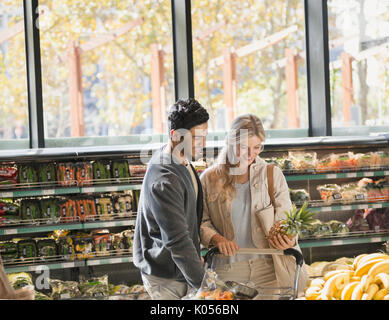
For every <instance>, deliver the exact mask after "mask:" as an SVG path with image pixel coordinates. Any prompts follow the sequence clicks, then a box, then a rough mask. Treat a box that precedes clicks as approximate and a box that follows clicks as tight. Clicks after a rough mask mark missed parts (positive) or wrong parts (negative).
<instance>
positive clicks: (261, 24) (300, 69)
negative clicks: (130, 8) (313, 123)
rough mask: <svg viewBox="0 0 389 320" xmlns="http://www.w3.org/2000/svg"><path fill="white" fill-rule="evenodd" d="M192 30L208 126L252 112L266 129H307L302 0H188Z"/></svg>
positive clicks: (216, 127) (223, 125) (224, 125)
mask: <svg viewBox="0 0 389 320" xmlns="http://www.w3.org/2000/svg"><path fill="white" fill-rule="evenodd" d="M192 32H193V60H194V82H195V96H196V98H197V99H198V100H199V101H200V102H201V103H202V104H204V105H205V106H206V107H207V108H208V109H209V111H210V118H211V119H210V123H209V124H210V126H209V129H210V131H211V132H212V131H224V130H226V129H228V128H229V124H230V123H231V119H233V118H234V117H236V116H238V115H241V114H244V113H254V114H256V115H257V116H259V117H260V118H261V119H262V120H263V123H264V126H265V129H267V130H269V129H270V131H268V132H269V133H270V135H271V133H272V131H273V133H274V132H276V131H278V135H281V136H284V137H286V136H287V137H290V136H291V132H292V131H296V132H297V134H299V133H298V132H300V134H302V135H303V136H307V134H308V131H307V128H308V116H307V113H308V112H307V111H308V102H307V84H306V66H305V65H306V64H305V28H304V1H302V0H296V1H286V0H277V1H266V0H260V1H257V0H256V1H244V2H242V1H238V0H231V1H204V0H193V1H192ZM285 128H286V129H288V130H284V129H285ZM292 129H293V130H292ZM292 135H293V134H292ZM273 136H275V135H274V134H273Z"/></svg>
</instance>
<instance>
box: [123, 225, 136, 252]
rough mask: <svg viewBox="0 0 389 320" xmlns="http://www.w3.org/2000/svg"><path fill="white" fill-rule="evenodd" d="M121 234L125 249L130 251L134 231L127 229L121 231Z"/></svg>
mask: <svg viewBox="0 0 389 320" xmlns="http://www.w3.org/2000/svg"><path fill="white" fill-rule="evenodd" d="M122 236H123V243H124V247H125V249H127V250H128V251H129V252H132V243H133V241H134V231H133V230H131V229H129V230H124V231H122Z"/></svg>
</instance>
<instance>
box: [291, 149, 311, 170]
mask: <svg viewBox="0 0 389 320" xmlns="http://www.w3.org/2000/svg"><path fill="white" fill-rule="evenodd" d="M288 158H289V160H290V161H292V163H293V166H294V167H295V168H296V170H301V171H308V172H311V171H312V172H313V171H315V169H316V166H317V154H316V152H298V151H289V156H288Z"/></svg>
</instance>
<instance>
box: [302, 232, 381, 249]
mask: <svg viewBox="0 0 389 320" xmlns="http://www.w3.org/2000/svg"><path fill="white" fill-rule="evenodd" d="M387 240H389V233H374V232H370V233H360V232H355V233H350V235H344V236H331V237H321V238H320V239H306V240H305V239H300V240H299V246H300V248H314V247H328V246H340V245H348V244H363V243H378V242H385V241H387Z"/></svg>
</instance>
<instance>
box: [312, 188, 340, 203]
mask: <svg viewBox="0 0 389 320" xmlns="http://www.w3.org/2000/svg"><path fill="white" fill-rule="evenodd" d="M317 190H318V191H319V192H320V197H321V199H322V200H323V201H324V202H326V203H328V204H330V203H332V202H333V201H337V200H341V199H342V194H341V188H340V186H339V185H337V184H325V185H321V186H318V187H317Z"/></svg>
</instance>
